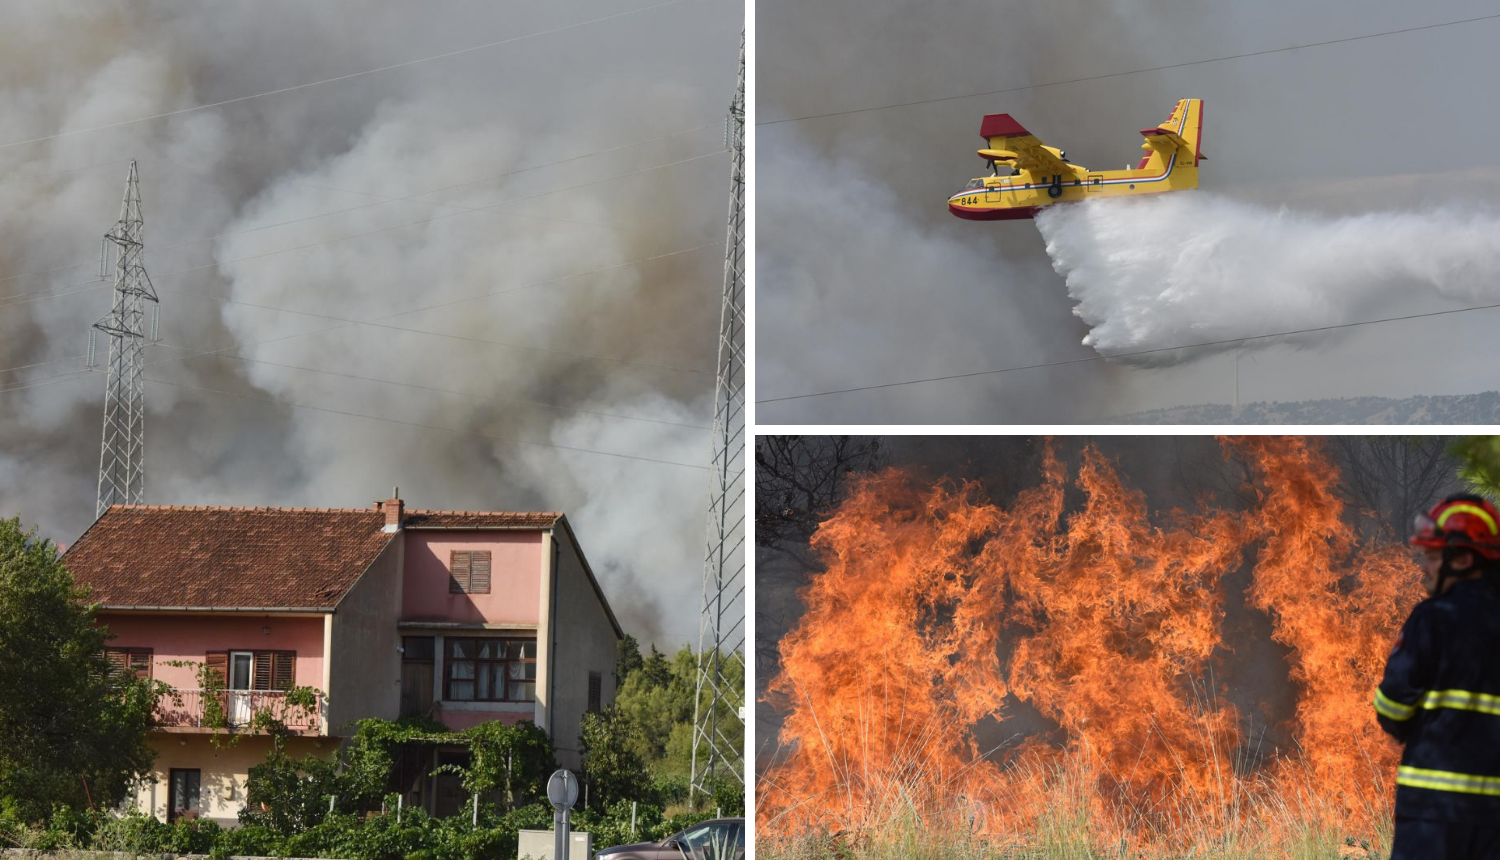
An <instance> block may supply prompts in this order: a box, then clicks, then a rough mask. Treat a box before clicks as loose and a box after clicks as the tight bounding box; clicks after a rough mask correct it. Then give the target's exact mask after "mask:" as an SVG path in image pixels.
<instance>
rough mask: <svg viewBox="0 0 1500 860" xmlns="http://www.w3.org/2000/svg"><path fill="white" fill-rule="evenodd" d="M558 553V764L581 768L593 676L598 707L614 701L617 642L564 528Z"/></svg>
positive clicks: (554, 709)
mask: <svg viewBox="0 0 1500 860" xmlns="http://www.w3.org/2000/svg"><path fill="white" fill-rule="evenodd" d="M552 539H553V543H554V545H555V546H556V552H557V579H556V590H557V595H556V613H557V614H556V623H555V624H554V625H553V627H552V630H551V633H550V636H551V645H552V649H551V650H552V660H551V664H552V665H551V675H552V677H551V678H550V679H549V684H550V686H551V703H550V705H551V707H550V710H551V723H552V727H551V731H552V745H553V747H554V748H555V749H556V750H557V760H558V763H559V764H560V765H562V766H563V767H566V768H572V769H577V768H579V767H580V766H581V764H582V762H581V760H580V757H579V749H578V732H579V729H580V727H581V726H582V722H583V714H584V712H585V711H586V710H588V703H589V672H598V673H599V676H600V678H599V680H600V690H599V699H600V705H601V706H603V707H607V706H608V705H610V704H611V703H612V702H614V700H615V657H616V655H617V653H618V647H619V641H620V640H619V637H618V636H617V635H616V634H615V628H614V625H612V624H611V623H610V621H609V616H608V614H607V613H606V611H605V608H604V604H603V603H601V602H600V601H599V596H598V595H597V594H596V593H595V592H594V588H593V586H592V585H591V584H590V582H589V575H588V572H587V570H586V568H585V566H584V560H583V555H582V552H581V551H580V550H579V548H578V547H577V545H576V544H574V543H573V541H572V539H571V536H570V535H569V534H568V532H567V530H566V529H561V528H559V529H557V530H555V531H554V532H553V533H552Z"/></svg>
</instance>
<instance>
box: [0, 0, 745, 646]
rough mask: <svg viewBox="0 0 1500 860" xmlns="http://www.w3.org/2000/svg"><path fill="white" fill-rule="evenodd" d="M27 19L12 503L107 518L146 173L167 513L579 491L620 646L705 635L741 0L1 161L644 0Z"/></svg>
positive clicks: (262, 8) (154, 366) (2, 198)
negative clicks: (95, 332) (123, 259)
mask: <svg viewBox="0 0 1500 860" xmlns="http://www.w3.org/2000/svg"><path fill="white" fill-rule="evenodd" d="M8 5H9V6H11V7H12V8H9V9H7V10H5V11H6V13H7V27H6V28H5V29H4V32H0V81H3V83H0V116H4V117H5V118H6V120H7V122H6V125H5V128H6V131H5V132H4V133H3V134H0V230H3V231H4V235H6V237H7V240H6V241H5V242H4V243H3V245H0V279H4V280H0V388H8V389H12V390H8V391H3V392H0V515H5V516H14V515H20V516H21V517H22V518H23V521H24V522H25V523H27V524H28V525H37V526H39V527H40V528H41V530H42V532H43V533H44V534H45V535H47V536H49V537H53V538H55V539H57V540H60V541H63V542H69V541H71V540H72V539H74V538H75V537H76V536H77V534H78V533H79V532H81V531H82V530H83V528H84V527H86V526H87V524H88V523H89V521H90V520H91V519H92V514H93V502H92V500H93V495H94V483H95V474H96V470H97V467H98V448H99V423H100V414H99V412H100V406H101V403H102V396H101V395H102V389H103V387H104V379H103V376H102V374H98V373H86V372H83V368H82V364H83V362H82V360H81V356H82V353H83V352H84V348H85V345H86V339H87V331H88V326H89V325H90V324H91V323H93V322H94V321H95V320H97V319H99V318H100V317H101V316H103V315H104V314H105V313H106V312H107V310H108V304H109V289H108V286H107V285H101V284H98V283H90V278H91V277H92V276H93V272H94V271H95V270H96V268H97V262H96V261H95V260H94V259H93V257H94V255H96V254H97V249H98V247H99V236H100V235H101V234H102V233H103V232H104V231H105V230H106V229H107V228H108V227H109V226H110V225H111V223H112V222H113V221H114V219H115V217H116V215H117V213H118V211H119V200H120V193H121V190H122V187H123V182H122V180H123V179H124V176H125V171H126V166H125V162H126V161H127V160H129V159H130V158H138V159H139V160H140V165H141V168H140V169H141V176H142V196H143V198H144V210H145V217H146V235H147V267H148V270H149V271H150V272H151V274H152V276H153V280H154V282H155V283H156V285H157V289H158V292H159V293H160V295H161V298H162V329H161V333H162V343H161V344H160V345H156V346H152V347H149V348H148V350H147V362H148V368H147V371H146V376H147V378H148V380H150V381H149V382H148V384H147V392H146V396H147V401H148V410H149V412H148V419H147V431H146V433H147V448H146V467H147V482H146V494H147V501H148V502H151V503H175V504H246V505H310V506H331V507H364V506H366V505H368V504H369V502H370V500H371V499H375V498H381V497H384V496H385V495H386V494H387V493H389V492H390V489H391V487H392V486H397V485H399V486H400V488H401V493H402V496H403V497H404V498H405V499H406V500H407V503H408V505H410V506H413V507H427V508H467V509H479V508H483V509H494V508H502V509H504V508H511V509H517V508H519V509H549V510H550V509H559V510H563V511H566V512H567V513H568V514H569V517H570V519H571V520H572V522H573V524H574V527H575V529H576V531H577V532H578V535H579V538H580V541H581V542H582V544H583V547H584V550H585V552H586V553H587V554H588V556H589V559H590V561H591V563H592V564H593V566H594V568H595V571H596V573H598V574H599V575H600V577H601V579H602V584H603V587H604V589H605V592H606V594H608V595H609V596H610V598H611V600H612V603H613V605H614V607H615V609H616V611H617V614H619V615H620V616H621V621H622V623H624V624H625V625H626V627H627V629H628V630H630V631H631V632H634V633H636V634H637V635H640V636H642V637H643V638H644V639H646V640H655V641H657V642H658V643H659V644H660V645H661V646H662V647H664V648H674V647H676V646H677V645H680V644H682V643H685V642H688V641H696V636H697V617H696V614H694V613H691V612H682V611H680V608H681V607H683V606H688V605H691V604H692V601H693V600H695V599H696V597H697V594H698V588H699V578H700V576H701V571H702V551H703V535H704V514H703V512H704V508H705V505H706V497H707V493H706V490H707V486H708V477H707V473H706V472H705V471H704V470H703V469H701V468H694V467H696V466H699V465H701V464H703V463H704V462H705V461H706V459H707V455H708V448H709V439H708V430H707V425H708V423H709V419H710V417H711V396H712V385H713V362H714V357H715V339H714V330H715V327H716V325H717V322H718V306H719V305H718V295H717V292H718V284H719V281H720V279H721V277H722V244H721V243H722V239H723V211H724V200H725V193H726V191H727V186H728V162H727V157H726V156H725V155H724V154H723V153H722V152H720V150H721V149H722V139H721V137H722V132H721V117H722V115H723V114H724V112H725V106H726V105H727V103H728V99H729V97H730V95H731V94H732V90H733V86H734V74H735V49H736V46H737V39H738V35H739V34H738V30H739V28H740V24H741V22H740V10H739V9H738V8H737V7H735V6H734V5H733V4H717V3H683V4H679V5H676V6H670V7H665V8H663V9H659V10H653V11H650V12H644V13H641V14H639V15H634V16H625V17H621V18H618V19H615V20H612V21H607V22H601V23H598V24H593V25H588V26H582V27H575V28H572V29H569V30H566V31H565V32H562V33H558V34H553V35H546V36H539V37H536V38H533V39H524V40H521V41H516V42H514V43H511V44H507V45H504V46H501V47H499V48H495V49H492V50H485V51H477V52H473V53H470V54H465V55H462V56H459V57H454V58H451V59H448V60H442V61H438V62H434V63H427V64H421V65H416V66H411V67H408V68H405V69H400V70H395V71H392V72H388V73H379V74H375V75H369V76H365V77H360V78H356V79H353V80H349V81H341V82H337V83H331V84H327V85H323V86H318V87H312V88H308V89H306V90H300V91H297V92H294V93H287V94H283V95H278V96H269V97H266V98H262V99H254V100H250V101H245V102H239V103H234V104H230V105H226V106H224V107H222V108H216V109H212V110H204V111H194V112H190V113H184V114H179V115H176V116H172V117H169V118H165V119H161V120H156V121H152V122H146V123H136V124H130V125H124V126H120V127H117V128H112V129H109V130H105V131H97V132H95V131H90V132H87V133H79V134H71V135H66V136H63V137H57V138H54V139H50V140H46V141H42V142H37V143H29V144H22V145H10V146H7V145H5V144H7V143H13V142H16V141H22V140H28V139H30V138H33V137H41V136H44V135H53V134H57V133H58V132H68V131H73V130H81V129H90V128H93V127H95V126H100V125H106V124H110V123H115V122H119V121H121V120H125V119H130V118H134V117H139V116H149V115H155V114H162V113H167V112H171V111H176V110H181V109H184V108H188V107H192V106H195V105H200V104H205V103H212V102H217V101H222V100H226V99H234V98H237V97H239V96H243V95H247V94H250V93H256V92H262V91H266V90H272V89H277V88H280V87H285V86H290V85H295V84H300V83H303V82H306V81H314V80H321V79H324V78H329V77H334V76H337V75H342V74H347V73H348V72H351V71H357V70H360V69H367V68H373V67H377V66H383V65H387V64H391V63H396V62H402V61H405V60H409V59H412V58H415V57H421V56H427V55H432V54H438V53H442V52H445V51H451V50H454V49H455V48H461V47H466V46H469V45H473V44H478V43H483V42H488V41H496V40H500V39H506V38H511V37H515V36H522V35H525V34H527V33H536V32H539V31H545V30H550V29H554V28H558V27H564V26H567V25H570V24H574V23H577V22H583V21H588V20H590V19H594V18H600V17H604V16H610V15H616V14H618V13H620V12H621V11H624V10H622V9H621V8H620V7H618V6H617V5H616V4H612V3H605V2H593V0H579V2H571V3H567V4H562V5H556V6H548V7H545V8H543V7H535V6H533V5H531V4H522V3H499V4H486V5H484V6H483V7H477V6H474V5H472V4H439V5H437V6H435V7H434V6H424V7H423V8H421V9H418V8H415V7H412V8H407V7H398V6H382V7H378V8H373V9H372V8H368V7H366V6H365V5H364V4H356V3H327V4H317V5H316V6H307V5H306V4H301V3H289V2H270V3H265V4H257V5H256V6H255V7H254V8H251V7H241V8H235V7H226V8H216V9H212V10H210V9H207V8H205V9H202V10H199V9H196V8H191V9H189V8H187V7H181V6H179V5H175V4H165V3H162V4H137V3H125V2H119V3H105V4H99V3H81V2H79V3H55V4H44V5H38V4H8ZM643 5H649V4H643ZM603 70H608V74H602V73H601V72H602V71H603ZM653 138H664V139H661V140H656V141H654V142H652V143H648V144H645V145H641V146H630V147H625V145H626V144H631V143H633V142H636V141H644V140H650V139H653ZM617 147H618V149H616V148H617ZM606 149H612V150H615V151H613V152H609V153H602V154H600V151H601V150H606ZM677 162H680V163H677ZM549 165H550V166H549ZM80 168H83V169H80ZM434 189H443V190H441V191H437V192H434ZM403 198H405V199H403ZM475 209H482V210H483V211H481V212H475V211H472V210H475ZM342 210H348V211H342ZM700 246H701V247H700ZM646 258H655V259H649V260H648V259H646ZM72 264H78V265H76V266H74V267H72V268H59V267H63V266H70V265H72ZM52 294H55V295H52ZM423 308H426V310H418V309H423ZM43 362H45V364H42V363H43ZM33 365H36V366H33ZM346 413H357V414H358V415H362V416H374V417H375V418H378V419H381V420H370V419H369V418H364V417H356V416H355V415H354V414H346ZM549 446H560V447H549ZM612 454H619V455H627V456H624V457H619V456H609V455H612ZM632 458H639V459H632ZM650 461H661V462H650ZM674 464H684V465H674Z"/></svg>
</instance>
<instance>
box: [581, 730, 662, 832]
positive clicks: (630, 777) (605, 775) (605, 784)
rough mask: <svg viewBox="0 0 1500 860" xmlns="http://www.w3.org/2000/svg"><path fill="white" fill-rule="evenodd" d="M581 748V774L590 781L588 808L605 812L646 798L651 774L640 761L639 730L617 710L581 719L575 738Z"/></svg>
mask: <svg viewBox="0 0 1500 860" xmlns="http://www.w3.org/2000/svg"><path fill="white" fill-rule="evenodd" d="M578 741H579V744H580V745H582V747H583V773H584V776H586V777H587V778H588V781H589V789H590V791H589V807H590V808H591V809H598V810H602V809H606V808H608V807H609V805H610V804H612V803H615V802H617V801H621V800H630V799H633V798H640V797H645V796H647V794H648V793H649V792H650V790H651V772H650V771H649V770H648V769H647V768H646V762H645V759H643V758H642V757H641V753H640V750H641V747H642V745H643V739H642V738H641V729H640V726H637V725H636V724H635V721H634V720H632V719H630V717H629V716H627V715H626V714H624V713H623V712H621V711H620V710H619V709H618V708H616V707H614V706H610V707H608V708H605V709H604V710H602V711H590V712H589V713H587V714H584V715H583V725H582V728H581V733H580V734H579V736H578Z"/></svg>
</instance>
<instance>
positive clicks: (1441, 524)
mask: <svg viewBox="0 0 1500 860" xmlns="http://www.w3.org/2000/svg"><path fill="white" fill-rule="evenodd" d="M1457 513H1465V514H1473V515H1474V516H1476V517H1479V518H1480V519H1482V520H1484V521H1485V522H1486V523H1488V524H1489V527H1490V534H1492V535H1493V534H1500V528H1497V527H1496V526H1495V518H1494V517H1492V516H1490V512H1489V511H1486V510H1485V509H1484V508H1481V507H1479V506H1478V505H1454V506H1453V507H1451V508H1449V509H1448V510H1446V511H1443V512H1442V513H1440V514H1438V518H1437V524H1438V528H1440V529H1441V528H1446V527H1447V526H1446V525H1445V524H1446V523H1447V522H1448V518H1449V517H1451V516H1453V515H1454V514H1457Z"/></svg>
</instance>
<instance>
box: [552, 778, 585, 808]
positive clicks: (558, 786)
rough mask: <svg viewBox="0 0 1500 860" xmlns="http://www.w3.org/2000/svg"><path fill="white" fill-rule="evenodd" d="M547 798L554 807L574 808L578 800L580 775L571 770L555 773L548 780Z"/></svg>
mask: <svg viewBox="0 0 1500 860" xmlns="http://www.w3.org/2000/svg"><path fill="white" fill-rule="evenodd" d="M547 799H548V800H550V801H552V808H554V809H572V808H573V804H575V803H577V802H578V777H576V776H574V775H573V772H572V771H569V770H559V771H557V772H555V773H553V774H552V778H551V779H549V780H547Z"/></svg>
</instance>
